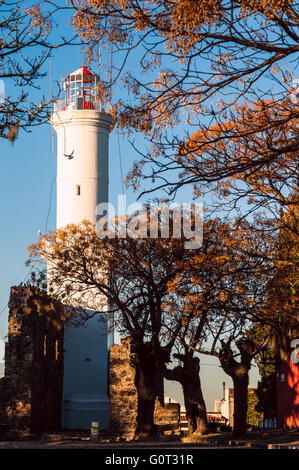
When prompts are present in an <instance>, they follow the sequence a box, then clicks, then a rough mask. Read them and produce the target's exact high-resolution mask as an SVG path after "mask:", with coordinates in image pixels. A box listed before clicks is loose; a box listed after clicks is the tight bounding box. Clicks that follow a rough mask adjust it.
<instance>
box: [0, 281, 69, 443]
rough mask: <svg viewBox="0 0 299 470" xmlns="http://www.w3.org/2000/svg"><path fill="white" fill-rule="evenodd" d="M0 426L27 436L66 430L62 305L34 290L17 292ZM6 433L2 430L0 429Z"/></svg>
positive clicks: (0, 388)
mask: <svg viewBox="0 0 299 470" xmlns="http://www.w3.org/2000/svg"><path fill="white" fill-rule="evenodd" d="M8 306H9V328H8V340H7V343H6V346H5V376H4V377H3V378H2V379H0V425H1V428H2V432H3V429H5V433H6V434H7V433H8V435H10V436H16V437H17V436H20V437H25V436H27V435H30V434H38V433H40V432H41V431H43V430H57V429H59V428H60V427H61V404H62V386H63V313H64V311H63V306H62V305H61V304H59V303H58V302H54V301H53V300H51V299H50V298H49V297H48V296H47V295H46V294H45V293H44V292H42V291H39V290H37V289H35V288H33V287H30V286H18V287H12V288H11V293H10V300H9V304H8ZM0 431H1V429H0Z"/></svg>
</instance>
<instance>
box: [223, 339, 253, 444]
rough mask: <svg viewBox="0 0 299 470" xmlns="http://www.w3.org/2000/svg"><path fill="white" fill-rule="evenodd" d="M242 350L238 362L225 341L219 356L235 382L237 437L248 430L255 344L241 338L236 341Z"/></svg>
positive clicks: (243, 434)
mask: <svg viewBox="0 0 299 470" xmlns="http://www.w3.org/2000/svg"><path fill="white" fill-rule="evenodd" d="M236 346H237V348H238V349H239V351H240V356H241V360H240V362H237V361H236V360H235V359H234V354H233V351H232V349H231V346H230V343H227V344H225V343H223V344H222V350H221V353H220V355H219V356H218V357H219V360H220V362H221V366H222V368H223V370H224V372H225V373H226V374H228V375H229V376H230V377H231V378H232V379H233V383H234V428H233V435H234V436H235V437H240V436H245V434H246V432H247V408H248V383H249V376H248V372H249V370H250V367H251V360H252V358H253V354H254V344H253V342H252V341H251V340H250V339H248V338H241V339H240V340H239V341H237V342H236Z"/></svg>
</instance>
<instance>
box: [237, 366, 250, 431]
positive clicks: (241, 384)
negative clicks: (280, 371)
mask: <svg viewBox="0 0 299 470" xmlns="http://www.w3.org/2000/svg"><path fill="white" fill-rule="evenodd" d="M233 383H234V429H233V435H234V436H235V437H241V436H245V434H246V431H247V408H248V383H249V378H248V372H246V373H244V374H242V375H235V374H234V376H233Z"/></svg>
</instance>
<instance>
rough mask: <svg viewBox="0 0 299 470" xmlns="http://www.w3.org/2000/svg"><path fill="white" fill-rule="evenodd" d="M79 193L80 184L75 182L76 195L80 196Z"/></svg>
mask: <svg viewBox="0 0 299 470" xmlns="http://www.w3.org/2000/svg"><path fill="white" fill-rule="evenodd" d="M80 194H81V186H80V184H77V186H76V195H77V196H80Z"/></svg>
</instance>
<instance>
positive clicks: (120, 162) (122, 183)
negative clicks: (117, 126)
mask: <svg viewBox="0 0 299 470" xmlns="http://www.w3.org/2000/svg"><path fill="white" fill-rule="evenodd" d="M117 140H118V157H119V166H120V177H121V186H122V192H123V194H125V189H124V179H123V168H122V161H121V151H120V140H119V132H118V131H117Z"/></svg>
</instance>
